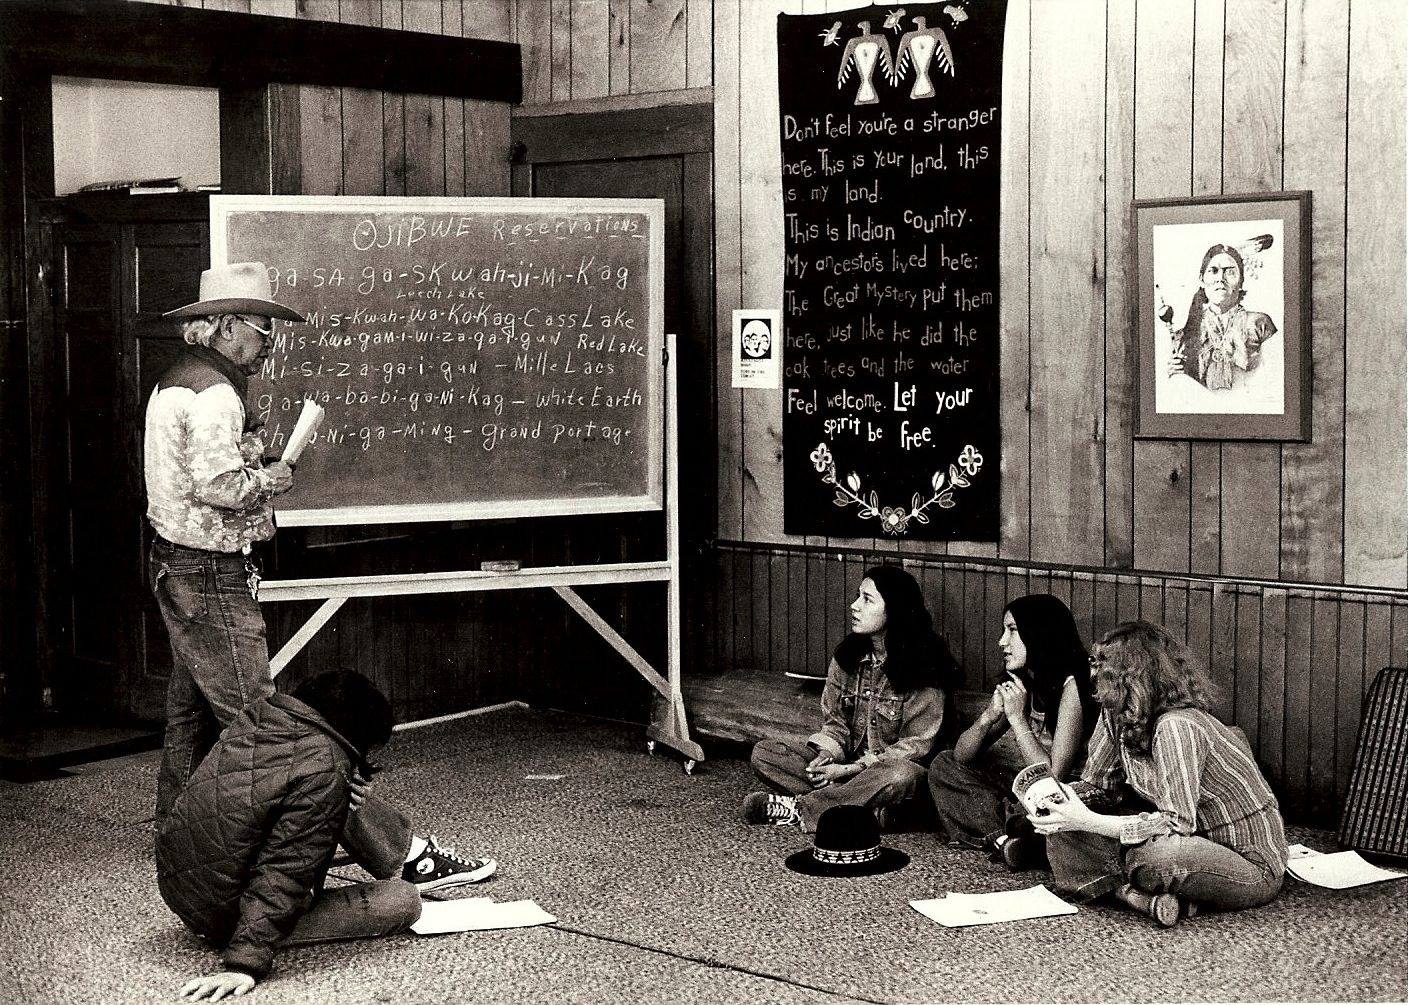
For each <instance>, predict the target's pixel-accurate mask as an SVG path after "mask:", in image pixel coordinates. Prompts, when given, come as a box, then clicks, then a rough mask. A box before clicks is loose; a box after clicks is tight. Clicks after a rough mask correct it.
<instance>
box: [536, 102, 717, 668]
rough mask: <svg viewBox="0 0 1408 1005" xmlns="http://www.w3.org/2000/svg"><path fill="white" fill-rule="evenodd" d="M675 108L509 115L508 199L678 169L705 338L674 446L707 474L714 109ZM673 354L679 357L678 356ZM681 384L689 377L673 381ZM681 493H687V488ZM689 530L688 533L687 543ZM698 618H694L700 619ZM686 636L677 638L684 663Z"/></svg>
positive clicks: (708, 538) (701, 538)
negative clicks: (607, 176) (620, 164)
mask: <svg viewBox="0 0 1408 1005" xmlns="http://www.w3.org/2000/svg"><path fill="white" fill-rule="evenodd" d="M686 96H687V98H688V99H690V100H687V101H685V102H682V103H673V104H664V105H651V106H645V107H627V108H607V109H604V110H573V109H570V108H564V106H561V105H557V106H543V107H540V108H534V109H519V110H516V111H515V113H514V116H513V119H512V122H511V126H510V134H509V135H510V139H511V141H512V150H513V162H514V165H513V175H512V193H513V195H515V196H531V195H534V194H536V188H535V174H536V172H537V170H538V169H539V168H540V167H542V166H544V165H552V164H583V165H590V164H593V163H606V162H611V161H621V160H634V159H647V158H675V159H678V161H679V163H680V166H681V172H682V177H681V183H682V185H681V193H682V204H681V219H680V238H681V241H682V242H683V244H684V246H685V247H686V248H687V249H690V251H689V255H688V257H689V259H690V260H691V261H692V262H698V263H701V264H702V267H699V268H694V269H691V270H686V273H685V275H684V276H683V277H682V280H683V281H682V282H681V284H680V287H679V290H678V294H679V295H680V296H681V297H682V298H683V301H684V302H683V304H682V305H681V306H682V313H683V314H684V316H686V317H690V318H695V319H697V320H698V322H699V323H700V324H702V325H703V326H704V327H705V330H706V332H707V335H708V339H709V342H708V352H707V354H706V357H705V358H706V360H707V370H708V374H709V382H708V416H709V429H708V430H707V431H706V432H704V434H703V435H701V431H699V430H682V437H681V439H682V441H683V439H684V437H686V436H687V437H688V439H689V441H690V450H691V451H693V452H694V454H695V456H696V457H697V456H698V451H697V450H695V444H697V443H698V442H699V441H700V440H703V441H704V442H705V443H706V444H707V449H706V451H705V453H706V454H707V456H704V457H701V458H699V460H698V464H699V465H701V466H703V467H704V468H705V469H706V470H708V471H709V472H713V471H715V470H716V468H717V450H718V387H717V382H716V381H717V375H716V374H715V367H714V365H713V361H714V358H715V352H714V340H715V339H716V338H717V325H716V322H715V318H714V312H715V296H714V195H713V193H714V184H713V157H714V103H713V89H712V88H700V89H698V90H696V91H691V92H687V93H686ZM683 355H684V354H683V352H681V356H683ZM680 377H681V380H682V381H684V380H688V379H692V377H693V375H685V374H681V375H680ZM685 491H688V490H687V488H686V489H685ZM704 498H705V499H706V500H707V502H706V503H705V505H704V506H703V507H701V511H700V512H699V513H697V514H696V518H695V523H697V524H698V526H697V527H695V528H688V527H686V528H683V530H684V531H685V539H684V540H683V541H682V542H681V544H682V547H683V548H684V549H685V551H684V553H683V554H682V561H683V564H684V571H685V574H686V577H692V578H693V579H694V580H695V582H692V583H691V582H689V581H688V580H687V581H686V583H685V588H686V594H687V595H688V594H689V593H690V592H693V593H695V594H696V595H698V594H699V591H700V582H699V581H698V580H699V575H700V572H701V570H702V569H703V568H704V565H703V561H704V558H705V556H707V555H708V554H710V553H711V551H712V545H713V538H714V534H715V529H716V527H717V526H718V521H717V512H716V509H717V505H718V500H717V498H716V497H715V494H714V493H713V492H712V491H710V492H706V493H704ZM691 530H692V531H693V534H692V536H691ZM701 613H702V612H701ZM691 634H692V633H691V631H690V629H689V626H688V624H687V625H686V631H685V640H684V641H685V644H686V647H687V648H686V652H685V660H686V664H688V663H689V662H690V658H691V654H690V652H689V651H688V646H689V643H690V636H691Z"/></svg>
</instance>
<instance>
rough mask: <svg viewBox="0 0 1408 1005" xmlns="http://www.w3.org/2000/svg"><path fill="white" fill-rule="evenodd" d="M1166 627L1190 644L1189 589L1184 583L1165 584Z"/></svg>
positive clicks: (1184, 642) (1182, 640)
mask: <svg viewBox="0 0 1408 1005" xmlns="http://www.w3.org/2000/svg"><path fill="white" fill-rule="evenodd" d="M1164 627H1165V628H1167V629H1168V630H1169V631H1171V632H1173V634H1174V635H1175V636H1176V637H1177V638H1178V639H1179V640H1180V641H1181V642H1183V644H1184V645H1187V644H1188V587H1187V585H1186V584H1184V583H1179V582H1166V583H1165V584H1164Z"/></svg>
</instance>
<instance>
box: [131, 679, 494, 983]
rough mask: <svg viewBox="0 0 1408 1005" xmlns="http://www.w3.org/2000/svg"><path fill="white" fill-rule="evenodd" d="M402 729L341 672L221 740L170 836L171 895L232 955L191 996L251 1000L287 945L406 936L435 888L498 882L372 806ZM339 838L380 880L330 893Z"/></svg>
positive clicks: (170, 821) (164, 863) (245, 716)
mask: <svg viewBox="0 0 1408 1005" xmlns="http://www.w3.org/2000/svg"><path fill="white" fill-rule="evenodd" d="M391 726H392V717H391V707H390V705H389V704H388V703H387V701H386V698H385V697H384V696H383V695H382V694H381V692H380V691H378V690H377V689H376V687H375V686H374V685H373V684H372V683H371V682H370V681H369V680H367V679H366V678H365V677H363V676H361V675H360V674H356V673H346V672H339V673H325V674H321V675H319V676H317V677H314V678H312V679H311V680H309V681H306V682H305V683H303V684H301V685H300V686H299V687H298V688H297V689H296V690H295V691H294V692H293V694H292V695H287V694H274V695H271V696H270V697H268V698H264V699H261V700H259V701H257V702H255V703H254V704H253V705H251V706H250V707H249V708H247V709H245V711H244V712H242V713H241V714H240V715H239V716H238V717H237V718H236V719H235V720H234V721H233V722H231V723H230V725H229V726H228V727H227V728H226V729H225V731H224V732H223V733H222V734H221V735H220V739H219V741H218V742H217V743H216V744H215V746H214V748H213V749H212V750H211V751H210V753H209V754H208V755H207V756H206V758H205V760H203V761H202V762H201V764H200V767H198V768H197V769H196V771H195V773H194V774H193V775H192V776H191V779H190V782H189V783H188V784H187V785H186V787H185V789H184V790H183V791H182V792H181V795H180V796H179V797H178V798H177V800H176V802H175V805H174V806H173V807H172V809H171V812H170V814H169V815H168V816H167V817H166V819H165V820H164V821H163V823H162V825H161V830H160V833H159V834H158V836H157V845H156V863H157V884H158V886H159V888H160V890H161V896H162V899H163V900H164V901H166V904H167V906H169V907H170V908H171V910H173V911H174V912H175V913H176V915H177V916H178V917H179V918H180V919H181V920H182V921H183V922H184V923H185V924H186V926H187V927H188V928H190V929H191V930H192V931H194V932H195V933H196V934H198V935H200V936H201V937H202V938H204V939H205V940H206V941H207V942H209V943H211V944H212V945H214V946H217V947H219V948H220V949H221V950H222V951H223V958H224V966H225V970H224V972H222V973H218V974H214V975H212V976H210V977H204V978H197V979H195V980H192V981H190V982H188V983H187V984H186V985H184V986H183V987H182V988H181V994H182V995H183V996H184V997H186V998H189V999H192V1000H195V999H201V998H205V997H207V996H209V997H210V998H211V999H212V1000H218V999H220V998H223V997H224V996H225V995H227V994H231V995H241V994H244V993H245V992H246V991H248V990H249V989H250V988H252V987H253V986H254V984H255V981H256V980H258V979H260V978H262V977H264V976H265V975H266V974H267V973H268V972H269V970H270V969H271V967H272V966H273V960H274V953H275V952H276V951H277V950H278V949H279V948H280V947H281V946H287V945H294V944H299V943H307V942H324V941H329V940H333V939H354V938H368V937H372V936H378V935H389V934H391V933H393V932H400V931H404V930H406V929H407V928H409V927H410V926H411V925H412V924H413V923H414V922H415V921H416V919H417V918H419V917H420V910H421V904H420V894H421V892H422V891H423V890H429V889H442V888H444V887H447V886H454V885H460V884H464V883H472V882H478V881H480V880H482V879H486V878H488V877H489V876H490V875H492V874H493V872H494V869H495V868H496V864H495V862H494V861H493V859H463V858H460V857H458V856H456V855H455V854H454V853H453V851H452V850H450V849H444V848H440V847H439V846H438V845H436V844H435V843H434V841H435V839H434V838H431V839H430V840H429V842H427V841H425V840H422V839H420V838H418V837H415V836H414V835H413V834H412V832H411V828H410V824H409V822H408V821H407V820H406V818H405V817H404V816H402V815H401V814H400V813H399V812H398V811H397V810H395V809H393V808H392V807H391V806H390V805H389V804H388V803H387V802H386V801H385V800H381V799H374V798H367V795H368V791H369V789H370V786H371V783H370V781H369V779H370V777H371V774H372V771H373V769H372V767H371V766H370V765H369V764H368V762H367V755H368V754H369V753H370V752H371V751H372V750H374V749H375V748H377V747H380V746H381V745H382V744H384V743H385V742H386V741H387V740H388V739H389V738H390V736H391ZM339 841H340V842H341V843H342V845H343V847H344V848H346V850H347V852H348V853H349V854H350V855H351V857H352V859H353V860H354V861H355V862H357V864H359V865H361V866H362V867H363V868H364V869H366V870H367V871H368V872H370V873H371V874H372V875H373V876H375V877H376V880H375V881H374V882H370V883H356V884H352V885H350V886H342V887H337V888H333V889H328V890H325V889H323V881H324V879H325V877H326V875H327V871H328V867H329V865H331V863H332V857H333V853H334V851H335V850H336V848H337V845H338V843H339Z"/></svg>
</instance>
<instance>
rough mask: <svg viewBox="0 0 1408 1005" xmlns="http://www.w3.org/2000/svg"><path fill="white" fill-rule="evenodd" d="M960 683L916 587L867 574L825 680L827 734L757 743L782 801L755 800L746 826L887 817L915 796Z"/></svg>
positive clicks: (808, 827) (759, 767)
mask: <svg viewBox="0 0 1408 1005" xmlns="http://www.w3.org/2000/svg"><path fill="white" fill-rule="evenodd" d="M961 681H962V673H961V672H960V671H959V669H958V666H957V664H955V663H954V661H953V656H952V655H951V654H950V652H949V648H948V645H947V643H945V642H944V640H943V638H942V637H941V636H939V635H937V634H935V632H934V626H933V619H932V618H931V617H930V615H929V611H928V609H927V608H926V607H925V606H924V595H923V593H922V592H921V591H920V589H919V584H918V583H916V582H915V581H914V577H913V576H911V575H910V574H909V573H908V572H906V571H904V570H903V569H901V568H900V567H899V566H896V565H880V566H876V567H874V568H871V569H868V570H866V573H865V578H864V579H862V580H861V583H860V589H859V590H858V591H857V594H856V599H855V602H854V603H853V604H851V631H850V634H848V635H847V636H846V637H845V638H844V639H842V640H841V644H840V645H838V646H837V647H836V651H835V654H834V655H833V657H832V660H831V666H830V669H829V670H828V672H827V677H826V687H825V688H824V689H823V690H822V694H821V711H822V725H821V729H820V730H818V731H817V732H816V733H813V734H812V735H811V736H810V737H809V738H808V739H807V742H806V743H805V744H800V743H796V742H793V741H790V740H782V739H764V740H760V741H758V743H757V744H756V745H755V746H754V747H753V757H752V763H753V770H754V772H756V773H757V775H758V777H759V778H761V779H762V780H763V781H765V782H767V783H768V784H769V785H771V786H772V787H773V788H774V789H776V790H778V792H777V793H768V792H754V793H752V794H750V795H749V796H748V797H747V798H746V799H744V801H743V818H744V820H745V821H747V822H748V823H754V824H762V823H776V824H800V825H801V827H802V828H803V830H805V831H808V832H812V831H815V830H816V822H817V818H818V817H820V816H821V814H822V813H823V812H824V811H825V810H827V809H829V808H831V807H832V806H841V805H854V806H865V807H867V808H869V809H872V810H876V811H877V815H879V812H880V811H883V810H884V809H885V808H886V807H890V806H893V805H894V804H896V803H898V802H900V801H901V800H903V799H905V798H907V797H909V796H911V795H913V794H914V793H915V791H917V790H919V789H920V788H921V786H922V785H923V780H924V770H925V763H926V762H927V761H928V758H929V757H930V755H931V754H932V752H933V750H934V745H935V743H936V741H937V740H938V738H939V736H940V734H941V732H942V731H943V729H944V726H945V723H947V722H951V721H952V720H951V716H949V715H948V711H949V709H951V707H952V694H953V691H954V689H955V688H956V687H957V686H958V685H959V683H961ZM779 793H780V794H779Z"/></svg>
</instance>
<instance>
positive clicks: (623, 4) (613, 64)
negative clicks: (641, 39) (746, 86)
mask: <svg viewBox="0 0 1408 1005" xmlns="http://www.w3.org/2000/svg"><path fill="white" fill-rule="evenodd" d="M606 7H607V20H608V23H609V26H610V36H609V42H610V48H609V50H608V52H607V66H608V75H609V77H610V88H611V93H612V94H630V93H631V0H607V5H606ZM718 8H719V10H718V11H717V12H716V16H717V17H722V18H724V19H725V20H726V21H727V22H728V23H730V24H732V25H733V26H734V27H735V28H737V25H738V20H739V17H738V8H737V5H736V4H727V3H724V4H719V5H718ZM728 8H732V9H728ZM725 40H726V41H731V42H732V43H733V49H732V51H733V53H734V54H735V55H736V54H737V51H738V49H737V39H736V37H733V38H728V37H726V38H725ZM732 68H733V69H734V70H736V69H737V67H736V65H734V66H733V67H732Z"/></svg>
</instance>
